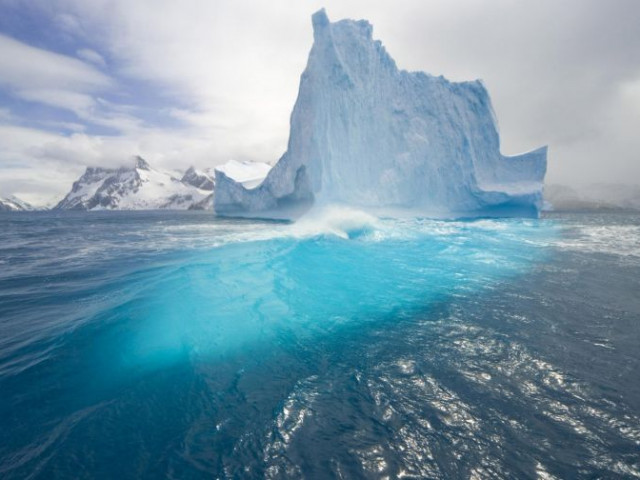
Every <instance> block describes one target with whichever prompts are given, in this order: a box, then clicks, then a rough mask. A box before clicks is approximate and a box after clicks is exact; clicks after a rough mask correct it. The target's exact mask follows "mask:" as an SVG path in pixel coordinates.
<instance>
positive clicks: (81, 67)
mask: <svg viewBox="0 0 640 480" xmlns="http://www.w3.org/2000/svg"><path fill="white" fill-rule="evenodd" d="M0 71H1V72H2V75H0V85H1V86H3V87H5V88H10V89H20V90H22V91H24V90H30V89H49V88H52V86H55V88H57V89H59V90H68V91H71V92H86V91H94V90H100V89H106V88H108V87H110V86H111V85H112V80H111V79H110V78H109V77H108V76H106V75H104V74H103V73H102V72H100V71H99V70H97V69H96V68H94V67H93V66H91V65H88V64H86V63H84V62H82V61H80V60H77V59H75V58H72V57H68V56H66V55H61V54H58V53H55V52H50V51H47V50H44V49H41V48H36V47H32V46H30V45H27V44H26V43H23V42H19V41H17V40H15V39H13V38H10V37H7V36H5V35H2V34H0Z"/></svg>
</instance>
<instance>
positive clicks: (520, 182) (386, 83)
mask: <svg viewBox="0 0 640 480" xmlns="http://www.w3.org/2000/svg"><path fill="white" fill-rule="evenodd" d="M312 19H313V32H314V43H313V47H312V49H311V53H310V54H309V60H308V63H307V67H306V69H305V71H304V72H303V74H302V77H301V80H300V89H299V93H298V99H297V101H296V104H295V107H294V109H293V113H292V115H291V130H290V136H289V144H288V148H287V151H286V153H285V154H284V155H283V156H282V157H281V158H280V160H279V161H278V163H277V164H276V165H275V166H274V167H273V168H272V169H271V171H270V172H269V174H268V175H267V176H266V178H265V179H264V181H263V182H262V183H260V184H259V185H257V186H256V185H250V186H247V185H243V184H242V182H238V181H235V180H233V179H232V178H231V177H229V176H228V175H225V173H224V172H222V171H219V170H218V171H217V172H216V194H215V210H216V212H217V213H218V214H219V215H227V216H248V217H266V218H289V219H293V218H297V217H298V216H300V215H301V214H302V213H304V212H305V211H306V210H308V209H309V207H310V206H311V205H327V204H340V205H348V206H352V207H358V208H362V209H363V210H368V211H375V212H385V211H387V212H403V213H410V214H418V215H427V216H485V215H487V216H494V215H496V216H502V215H523V216H537V215H538V212H539V211H540V209H541V207H542V187H543V181H544V175H545V171H546V157H547V148H546V147H542V148H539V149H537V150H534V151H532V152H529V153H525V154H522V155H517V156H512V157H506V156H503V155H502V154H501V153H500V139H499V136H498V131H497V127H496V119H495V116H494V112H493V109H492V107H491V101H490V99H489V95H488V93H487V90H486V89H485V87H484V85H483V84H482V82H481V81H479V80H476V81H471V82H461V83H457V82H450V81H448V80H446V79H445V78H443V77H442V76H440V77H434V76H431V75H427V74H425V73H422V72H407V71H404V70H398V68H397V67H396V64H395V62H394V61H393V59H392V58H391V57H390V56H389V54H388V53H387V52H386V50H385V48H384V47H383V46H382V44H381V43H380V42H379V41H377V40H373V39H372V35H371V34H372V26H371V24H369V23H368V22H367V21H364V20H360V21H354V20H342V21H339V22H335V23H331V22H329V19H328V17H327V15H326V13H325V11H324V10H320V11H319V12H316V13H315V14H314V15H313V17H312Z"/></svg>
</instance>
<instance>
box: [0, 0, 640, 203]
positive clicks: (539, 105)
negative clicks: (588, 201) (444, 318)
mask: <svg viewBox="0 0 640 480" xmlns="http://www.w3.org/2000/svg"><path fill="white" fill-rule="evenodd" d="M322 7H325V8H326V10H327V13H328V15H329V18H330V19H331V20H333V21H335V20H339V19H342V18H355V19H360V18H366V19H367V20H369V21H370V22H371V23H372V24H373V27H374V31H373V33H374V37H375V38H377V39H380V40H381V41H382V43H383V44H384V45H385V47H386V49H387V51H388V52H389V53H390V54H391V56H392V57H393V58H394V59H395V61H396V63H397V65H398V66H399V68H402V69H406V70H411V71H415V70H421V71H426V72H428V73H431V74H433V75H444V76H445V77H447V78H449V79H451V80H455V81H462V80H473V79H476V78H480V79H482V80H483V81H484V83H485V85H486V87H487V89H488V90H489V93H490V95H491V98H492V102H493V106H494V109H495V111H496V114H497V118H498V122H499V129H500V134H501V147H502V152H503V153H504V154H516V153H521V152H524V151H528V150H531V149H534V148H537V147H539V146H542V145H548V146H549V157H548V165H549V166H548V174H547V181H548V183H563V184H569V185H575V186H583V185H588V184H589V183H594V182H612V183H636V184H637V183H640V153H638V152H640V28H639V27H638V26H639V25H640V1H637V0H607V1H601V0H563V1H557V0H537V1H536V2H525V1H516V0H485V1H479V0H437V1H435V0H432V1H429V0H394V1H388V0H387V1H381V0H341V1H338V0H325V1H315V0H313V1H311V0H308V1H307V0H302V1H301V0H286V1H285V0H271V1H269V2H264V1H257V0H252V1H249V0H234V1H222V0H215V1H214V0H211V1H206V0H181V1H177V0H171V1H169V0H136V1H131V0H0V196H7V195H11V194H13V195H17V196H19V197H20V198H23V199H25V200H27V201H30V202H32V203H34V204H38V205H45V204H52V203H55V202H57V201H58V200H59V199H60V198H61V197H63V196H64V194H65V193H66V192H67V191H68V190H69V189H70V187H71V183H72V182H73V181H74V180H75V179H76V178H77V177H78V176H79V175H81V174H82V172H83V171H84V169H85V167H86V166H103V167H117V166H122V165H127V164H128V163H130V162H132V160H131V158H132V157H133V156H134V155H141V156H143V157H144V158H145V159H147V160H148V161H149V163H150V164H151V165H152V166H154V167H158V168H162V169H168V170H174V171H177V170H185V169H186V168H188V167H189V166H191V165H194V166H196V167H199V168H209V167H213V166H215V165H218V164H221V163H224V162H226V161H227V160H229V159H231V158H234V159H236V160H254V161H264V162H268V163H272V164H273V163H274V162H276V161H277V159H278V158H279V157H280V156H281V155H282V153H284V151H285V149H286V143H287V139H288V134H289V127H288V124H289V116H290V114H291V110H292V108H293V104H294V102H295V99H296V95H297V89H298V83H299V78H300V74H301V73H302V71H303V69H304V67H305V64H306V60H307V55H308V53H309V50H310V48H311V44H312V40H313V35H312V29H311V14H312V13H313V12H315V11H317V10H318V9H320V8H322Z"/></svg>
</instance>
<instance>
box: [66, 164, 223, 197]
mask: <svg viewBox="0 0 640 480" xmlns="http://www.w3.org/2000/svg"><path fill="white" fill-rule="evenodd" d="M198 179H199V180H198ZM212 190H213V180H212V178H211V177H208V179H206V178H204V177H203V176H202V172H198V171H196V170H195V169H193V168H190V169H189V171H187V173H185V175H184V177H183V178H182V179H178V178H176V177H174V176H173V175H171V174H170V173H167V172H163V171H160V170H156V169H154V168H151V166H150V165H149V164H148V163H147V162H146V161H145V160H144V159H143V158H142V157H136V158H135V163H134V165H133V166H132V167H122V168H118V169H108V168H100V167H87V169H86V171H85V173H84V174H83V175H82V176H81V177H80V178H79V179H78V180H77V181H76V182H74V184H73V187H72V189H71V191H70V192H69V193H68V194H67V196H66V197H64V199H62V201H60V203H58V205H57V206H56V207H55V208H56V209H65V210H70V209H72V210H155V209H170V210H187V209H189V208H204V207H205V206H206V205H207V199H209V200H208V202H209V203H211V202H212V200H211V196H212Z"/></svg>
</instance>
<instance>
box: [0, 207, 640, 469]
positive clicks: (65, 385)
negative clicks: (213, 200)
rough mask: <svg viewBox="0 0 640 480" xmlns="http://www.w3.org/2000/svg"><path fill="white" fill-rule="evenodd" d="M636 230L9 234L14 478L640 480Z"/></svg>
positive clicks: (199, 225) (603, 222) (348, 214)
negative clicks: (603, 479) (590, 479)
mask: <svg viewBox="0 0 640 480" xmlns="http://www.w3.org/2000/svg"><path fill="white" fill-rule="evenodd" d="M638 477H640V216H638V215H637V214H607V215H599V214H589V213H576V214H549V215H547V216H545V217H544V218H542V219H540V220H519V219H509V220H477V221H435V220H426V219H395V220H394V219H377V218H373V217H370V216H368V215H366V214H364V213H360V212H355V211H349V210H338V209H335V210H333V211H329V212H324V213H322V214H318V216H317V217H316V218H312V219H308V220H303V221H301V222H299V223H296V224H286V223H273V222H255V221H238V220H221V219H215V218H214V217H213V216H212V215H211V214H210V213H207V212H129V213H127V212H104V213H89V214H86V213H74V212H43V213H13V214H3V215H1V216H0V478H3V479H22V478H42V479H56V478H74V479H76V478H87V479H93V478H119V479H130V478H175V479H199V478H308V479H327V478H543V479H549V478H638Z"/></svg>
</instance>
